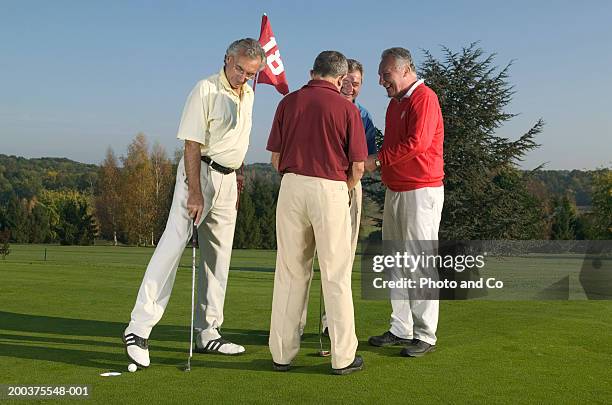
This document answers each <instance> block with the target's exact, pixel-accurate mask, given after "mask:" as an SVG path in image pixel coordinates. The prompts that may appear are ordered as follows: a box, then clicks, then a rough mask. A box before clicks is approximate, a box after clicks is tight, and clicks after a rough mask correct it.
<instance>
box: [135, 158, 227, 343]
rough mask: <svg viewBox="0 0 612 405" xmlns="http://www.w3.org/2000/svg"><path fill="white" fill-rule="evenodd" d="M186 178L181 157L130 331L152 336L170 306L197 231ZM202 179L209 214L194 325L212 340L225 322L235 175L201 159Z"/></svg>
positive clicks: (201, 236)
mask: <svg viewBox="0 0 612 405" xmlns="http://www.w3.org/2000/svg"><path fill="white" fill-rule="evenodd" d="M186 179H187V176H186V173H185V164H184V161H183V159H181V161H180V162H179V165H178V168H177V173H176V184H175V187H174V195H173V197H172V206H171V208H170V214H169V216H168V221H167V223H166V228H165V230H164V233H163V235H162V237H161V239H160V240H159V243H158V244H157V247H156V248H155V252H154V253H153V256H152V257H151V260H150V261H149V264H148V266H147V270H146V272H145V275H144V277H143V280H142V284H141V285H140V290H139V291H138V296H137V298H136V304H135V305H134V309H133V310H132V314H131V320H130V323H129V325H128V327H127V329H126V330H125V333H126V334H127V333H135V334H136V335H138V336H141V337H143V338H145V339H148V338H149V335H150V333H151V330H152V329H153V327H154V326H155V325H156V324H157V323H158V322H159V320H160V319H161V317H162V315H163V314H164V310H165V309H166V306H167V305H168V301H169V299H170V294H171V292H172V287H173V285H174V279H175V276H176V270H177V268H178V265H179V262H180V260H181V256H182V254H183V251H184V250H185V245H186V244H187V243H188V242H189V240H190V239H191V234H192V222H193V221H192V219H191V218H190V217H189V214H188V212H187V196H188V189H187V182H186ZM200 182H201V186H202V194H203V196H204V213H203V219H202V223H201V224H200V225H199V227H198V241H199V245H200V265H199V267H198V282H197V290H198V295H197V306H196V309H195V322H194V328H195V329H196V331H197V332H199V334H198V338H199V339H203V340H211V339H216V338H218V337H219V333H218V331H217V329H218V328H219V327H220V326H221V324H222V323H223V305H224V302H225V289H226V285H227V277H228V272H229V266H230V258H231V253H232V243H233V239H234V228H235V225H236V198H237V189H236V174H235V173H232V174H227V175H224V174H222V173H219V172H217V171H215V170H213V169H212V168H210V167H209V166H208V165H207V164H206V163H204V162H202V166H201V168H200Z"/></svg>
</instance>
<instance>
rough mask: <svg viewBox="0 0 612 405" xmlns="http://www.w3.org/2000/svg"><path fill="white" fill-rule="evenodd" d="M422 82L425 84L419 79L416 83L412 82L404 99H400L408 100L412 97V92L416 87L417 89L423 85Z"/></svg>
mask: <svg viewBox="0 0 612 405" xmlns="http://www.w3.org/2000/svg"><path fill="white" fill-rule="evenodd" d="M423 82H425V80H423V79H419V80H417V81H416V82H414V83H413V84H412V86H410V88H409V89H408V91H407V92H406V94H404V97H402V98H409V97H410V96H411V95H412V93H414V90H416V88H417V87H419V86H420V85H421V84H423Z"/></svg>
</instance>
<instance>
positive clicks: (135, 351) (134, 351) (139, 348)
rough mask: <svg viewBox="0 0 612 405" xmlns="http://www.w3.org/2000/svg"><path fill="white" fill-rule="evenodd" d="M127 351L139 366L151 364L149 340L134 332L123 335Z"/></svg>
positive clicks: (145, 366)
mask: <svg viewBox="0 0 612 405" xmlns="http://www.w3.org/2000/svg"><path fill="white" fill-rule="evenodd" d="M122 338H123V343H125V353H126V354H127V356H128V358H129V359H130V360H131V361H132V362H134V363H135V364H136V365H137V366H138V367H141V368H147V367H149V365H150V364H151V360H150V359H149V341H148V340H147V339H145V338H141V337H140V336H138V335H135V334H133V333H128V334H127V335H123V336H122Z"/></svg>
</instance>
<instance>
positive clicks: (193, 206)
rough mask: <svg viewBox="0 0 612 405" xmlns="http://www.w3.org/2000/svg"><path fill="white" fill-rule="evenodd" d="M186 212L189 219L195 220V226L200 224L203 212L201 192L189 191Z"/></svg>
mask: <svg viewBox="0 0 612 405" xmlns="http://www.w3.org/2000/svg"><path fill="white" fill-rule="evenodd" d="M187 211H188V212H189V216H190V217H191V218H195V223H196V225H197V224H199V223H200V219H202V212H204V197H202V192H201V191H199V190H196V191H195V192H192V191H191V190H189V197H188V198H187Z"/></svg>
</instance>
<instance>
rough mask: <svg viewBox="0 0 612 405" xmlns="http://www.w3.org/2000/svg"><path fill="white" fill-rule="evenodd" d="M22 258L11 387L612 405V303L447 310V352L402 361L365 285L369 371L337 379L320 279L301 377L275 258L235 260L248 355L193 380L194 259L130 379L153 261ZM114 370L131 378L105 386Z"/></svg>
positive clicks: (197, 366)
mask: <svg viewBox="0 0 612 405" xmlns="http://www.w3.org/2000/svg"><path fill="white" fill-rule="evenodd" d="M11 250H12V251H11V254H10V255H9V256H8V257H7V258H6V260H0V370H1V372H0V384H3V385H5V386H6V385H10V386H67V385H78V386H89V391H88V394H89V399H90V401H94V402H100V403H149V404H150V403H174V402H179V401H180V402H188V401H190V402H195V401H198V402H201V401H207V403H238V402H245V403H387V402H388V403H407V402H416V403H434V402H435V403H517V402H533V403H578V402H580V403H611V402H612V377H611V376H612V374H611V372H610V370H611V365H612V333H611V331H612V302H610V301H543V302H538V301H499V302H493V301H465V302H459V301H457V302H449V301H443V302H441V305H440V322H439V328H438V336H439V340H438V350H437V351H436V352H435V353H432V354H429V355H427V356H425V357H423V358H419V359H409V358H402V357H399V356H398V353H399V350H400V348H399V347H391V348H374V347H370V346H368V344H367V339H368V336H370V335H373V334H380V333H382V332H384V331H385V330H387V328H388V319H389V314H390V305H389V303H388V302H386V301H364V300H361V299H360V294H359V272H358V271H355V272H354V273H353V275H354V277H353V292H354V297H355V316H356V328H357V335H358V338H359V353H361V354H362V355H363V358H364V360H365V369H364V371H363V372H359V373H355V374H352V375H349V376H332V375H330V371H331V369H330V367H331V365H330V359H329V358H321V357H318V356H316V352H317V350H318V346H319V341H318V335H317V330H318V329H317V328H318V320H317V317H318V310H319V280H318V274H317V275H315V280H313V286H312V289H311V296H310V306H309V312H308V324H307V326H306V331H305V338H304V340H303V342H302V348H301V350H300V353H299V355H298V357H297V358H296V359H295V361H294V368H293V369H292V370H291V371H290V372H288V373H277V372H274V371H272V368H271V357H270V353H269V351H268V347H267V333H268V327H269V322H270V308H271V299H272V284H273V277H274V273H273V272H274V261H275V252H274V251H256V250H235V251H234V254H233V260H232V270H231V271H230V278H229V283H228V291H227V297H226V305H225V323H224V325H223V330H222V333H223V335H224V337H226V338H229V339H231V340H233V341H235V342H237V343H240V344H243V345H244V346H245V347H246V349H247V352H246V354H244V355H242V356H236V357H224V356H220V355H204V354H195V355H194V359H193V361H192V371H191V372H190V373H185V372H183V371H181V369H180V367H181V366H182V365H183V364H184V363H185V361H186V358H187V352H188V340H189V314H190V304H191V301H190V286H191V265H190V263H191V257H190V253H191V252H190V251H189V250H186V251H185V255H184V257H183V260H182V261H181V266H180V267H179V271H178V275H177V279H176V283H175V287H174V291H173V295H172V298H171V300H170V304H169V305H168V308H167V311H166V313H165V315H164V317H163V318H162V320H161V322H160V324H159V325H158V326H157V327H156V328H155V329H154V330H153V333H152V334H151V337H150V341H149V344H150V351H151V363H152V364H151V367H150V368H149V369H147V370H142V371H138V372H136V373H129V372H128V371H127V365H128V363H129V362H128V361H127V360H126V358H125V355H124V353H123V345H122V343H121V340H120V335H121V332H122V330H123V328H124V327H125V325H126V323H127V321H128V320H129V316H130V311H131V309H132V306H133V304H134V301H135V298H136V293H137V291H138V287H139V285H140V280H141V278H142V275H143V273H144V269H145V266H146V263H147V261H148V259H149V257H150V255H151V254H152V252H153V250H152V249H150V248H128V247H112V246H96V247H74V246H69V247H61V246H48V245H47V246H46V245H13V246H11ZM45 250H46V260H45ZM325 344H326V345H329V341H325ZM110 370H115V371H121V372H122V375H120V376H117V377H101V376H100V373H103V372H106V371H110ZM5 388H6V387H5ZM5 388H4V389H5ZM2 399H6V397H4V398H2Z"/></svg>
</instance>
